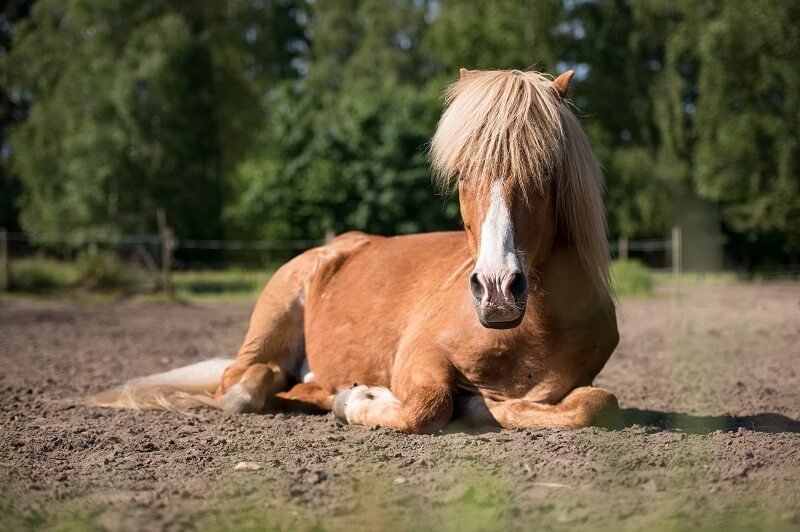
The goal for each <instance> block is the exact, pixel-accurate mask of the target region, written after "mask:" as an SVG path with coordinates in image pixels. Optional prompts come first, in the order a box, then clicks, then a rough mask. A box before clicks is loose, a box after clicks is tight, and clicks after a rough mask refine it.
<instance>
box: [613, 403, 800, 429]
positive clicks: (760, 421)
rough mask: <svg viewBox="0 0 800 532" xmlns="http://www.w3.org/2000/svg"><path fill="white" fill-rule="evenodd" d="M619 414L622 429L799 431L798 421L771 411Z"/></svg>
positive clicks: (632, 410) (636, 411)
mask: <svg viewBox="0 0 800 532" xmlns="http://www.w3.org/2000/svg"><path fill="white" fill-rule="evenodd" d="M620 417H621V418H622V426H623V427H624V428H629V427H633V426H636V425H639V426H643V427H650V428H653V429H656V430H659V431H667V430H670V431H671V430H674V431H680V432H685V433H688V434H707V433H709V432H714V431H715V430H721V431H723V432H735V431H737V430H738V429H739V428H744V429H746V430H752V431H756V432H800V421H798V420H796V419H792V418H790V417H787V416H784V415H783V414H776V413H774V412H763V413H760V414H753V415H749V416H729V415H721V416H695V415H691V414H683V413H678V412H662V411H659V410H641V409H639V408H623V409H622V411H621V412H620Z"/></svg>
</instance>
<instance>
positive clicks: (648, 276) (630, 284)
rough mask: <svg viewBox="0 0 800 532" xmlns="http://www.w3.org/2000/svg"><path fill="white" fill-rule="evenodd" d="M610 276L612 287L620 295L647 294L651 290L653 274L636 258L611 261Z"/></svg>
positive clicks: (653, 283) (650, 292)
mask: <svg viewBox="0 0 800 532" xmlns="http://www.w3.org/2000/svg"><path fill="white" fill-rule="evenodd" d="M611 276H612V280H613V283H614V289H615V290H616V292H617V295H618V296H620V297H633V296H647V295H650V294H652V292H653V286H654V285H655V280H654V277H653V274H652V273H651V272H650V270H649V269H648V268H647V267H646V266H645V265H644V264H642V263H641V262H639V261H637V260H624V261H622V260H615V261H613V262H612V263H611Z"/></svg>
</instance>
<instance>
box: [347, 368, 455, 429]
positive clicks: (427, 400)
mask: <svg viewBox="0 0 800 532" xmlns="http://www.w3.org/2000/svg"><path fill="white" fill-rule="evenodd" d="M333 412H334V414H336V417H337V418H339V420H341V421H344V422H346V423H349V424H351V425H364V426H366V427H371V426H375V425H380V426H383V427H390V428H394V429H397V430H400V431H403V432H408V433H412V434H430V433H432V432H436V431H437V430H439V429H441V428H442V427H443V426H444V425H445V424H447V422H448V421H450V418H451V417H452V415H453V377H452V370H451V367H450V365H449V363H448V362H447V361H446V360H445V359H444V358H443V357H442V358H438V357H434V356H415V357H409V358H407V359H406V360H404V361H402V362H401V363H400V364H396V365H395V370H394V372H393V376H392V383H391V389H389V388H384V387H382V386H365V385H363V384H362V385H356V386H352V387H350V388H344V389H342V390H340V391H339V393H337V394H336V397H335V398H334V401H333Z"/></svg>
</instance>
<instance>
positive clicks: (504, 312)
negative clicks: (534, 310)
mask: <svg viewBox="0 0 800 532" xmlns="http://www.w3.org/2000/svg"><path fill="white" fill-rule="evenodd" d="M476 306H477V305H476ZM475 310H476V311H477V313H478V320H479V321H480V322H481V325H483V326H484V327H486V328H487V329H513V328H514V327H517V326H518V325H519V324H520V323H522V318H524V317H525V305H524V304H522V305H517V306H510V307H493V308H490V309H483V308H481V307H479V306H477V308H476V309H475Z"/></svg>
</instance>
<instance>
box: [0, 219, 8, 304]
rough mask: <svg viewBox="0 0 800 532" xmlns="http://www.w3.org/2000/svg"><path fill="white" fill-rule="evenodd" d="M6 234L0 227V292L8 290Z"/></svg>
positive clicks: (4, 229) (3, 228)
mask: <svg viewBox="0 0 800 532" xmlns="http://www.w3.org/2000/svg"><path fill="white" fill-rule="evenodd" d="M8 279H9V275H8V232H7V231H6V228H5V227H0V292H5V291H7V290H8Z"/></svg>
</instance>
